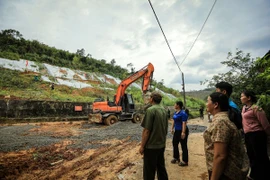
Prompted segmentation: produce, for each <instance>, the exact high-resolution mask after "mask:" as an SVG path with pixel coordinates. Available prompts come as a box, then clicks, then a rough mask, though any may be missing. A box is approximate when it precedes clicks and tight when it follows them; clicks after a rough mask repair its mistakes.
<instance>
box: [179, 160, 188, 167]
mask: <svg viewBox="0 0 270 180" xmlns="http://www.w3.org/2000/svg"><path fill="white" fill-rule="evenodd" d="M178 165H179V166H188V163H185V162H182V161H181V162H180V163H179V164H178Z"/></svg>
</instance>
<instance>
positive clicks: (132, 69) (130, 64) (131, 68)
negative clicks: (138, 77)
mask: <svg viewBox="0 0 270 180" xmlns="http://www.w3.org/2000/svg"><path fill="white" fill-rule="evenodd" d="M127 67H130V72H131V74H133V73H134V72H135V68H134V67H133V64H132V63H128V64H127Z"/></svg>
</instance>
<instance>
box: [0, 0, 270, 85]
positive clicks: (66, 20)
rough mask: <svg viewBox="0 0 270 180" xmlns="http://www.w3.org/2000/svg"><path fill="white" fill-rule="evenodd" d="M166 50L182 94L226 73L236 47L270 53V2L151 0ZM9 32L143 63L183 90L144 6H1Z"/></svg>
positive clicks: (38, 2) (25, 2)
mask: <svg viewBox="0 0 270 180" xmlns="http://www.w3.org/2000/svg"><path fill="white" fill-rule="evenodd" d="M151 2H152V5H153V7H154V9H155V11H156V14H157V16H158V18H159V20H160V23H161V25H162V28H163V30H164V32H165V34H166V36H167V39H168V41H169V43H170V46H171V49H172V51H173V53H174V55H175V57H176V60H177V61H178V63H179V65H180V64H181V66H180V68H181V70H182V71H183V72H184V75H185V83H186V90H199V89H204V88H205V86H201V85H200V81H203V80H205V79H211V77H212V76H213V75H215V74H217V73H221V72H227V70H226V69H225V67H224V65H222V64H221V63H220V62H221V61H224V60H226V57H227V53H228V52H229V51H231V52H233V53H234V52H235V51H236V48H238V49H240V50H243V51H244V52H245V53H251V56H252V57H254V58H255V57H262V56H263V55H264V54H266V52H267V51H268V50H269V49H270V25H269V24H270V20H269V17H270V10H269V9H270V1H269V0H218V1H217V3H216V5H215V7H214V9H213V11H212V14H211V15H210V17H209V19H208V21H207V23H206V25H205V27H204V29H203V31H202V33H201V35H200V36H199V39H198V40H197V41H196V43H195V45H194V47H193V49H192V50H191V52H190V54H189V56H188V57H187V58H186V60H185V61H184V62H183V59H184V57H185V56H186V54H187V53H188V51H189V49H190V47H191V45H192V43H193V42H194V40H195V38H196V37H197V35H198V33H199V31H200V29H201V27H202V25H203V23H204V21H205V19H206V17H207V15H208V13H209V11H210V9H211V7H212V5H213V3H214V0H152V1H151ZM4 29H15V30H17V31H19V32H20V33H21V34H22V35H23V37H24V38H25V39H29V40H38V41H39V42H42V43H44V44H47V45H49V46H54V47H56V48H57V49H63V50H67V51H70V52H76V51H77V49H81V48H84V49H85V51H86V54H88V53H89V54H91V55H92V57H93V58H95V59H105V60H106V61H107V62H108V63H109V62H110V61H111V60H112V59H115V61H116V64H117V65H120V66H121V67H123V68H127V64H129V63H132V64H133V65H134V68H135V70H139V69H141V68H142V67H144V66H145V65H147V64H148V63H149V62H151V63H152V64H153V65H154V67H155V72H154V79H156V80H157V81H161V80H162V79H163V80H164V83H165V85H166V86H168V87H172V88H174V89H178V90H181V82H182V80H181V73H180V71H179V69H178V68H177V66H176V63H175V61H174V59H173V57H172V55H171V52H170V51H169V49H168V46H167V44H166V42H165V40H164V37H163V35H162V32H161V30H160V29H159V26H158V24H157V22H156V19H155V17H154V14H153V11H152V9H151V7H150V5H149V2H148V0H0V30H4Z"/></svg>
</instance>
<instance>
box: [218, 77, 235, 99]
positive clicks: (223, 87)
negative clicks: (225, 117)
mask: <svg viewBox="0 0 270 180" xmlns="http://www.w3.org/2000/svg"><path fill="white" fill-rule="evenodd" d="M216 88H219V89H220V90H221V91H224V90H225V91H226V94H227V96H228V97H230V96H231V94H232V91H233V87H232V85H231V84H229V83H227V82H224V81H221V82H219V83H217V84H216Z"/></svg>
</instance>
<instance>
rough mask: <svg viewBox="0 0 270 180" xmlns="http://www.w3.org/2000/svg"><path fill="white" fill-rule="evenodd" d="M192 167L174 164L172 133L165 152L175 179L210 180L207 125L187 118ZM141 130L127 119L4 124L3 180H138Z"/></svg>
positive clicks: (0, 131) (0, 141) (0, 135)
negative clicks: (104, 122)
mask: <svg viewBox="0 0 270 180" xmlns="http://www.w3.org/2000/svg"><path fill="white" fill-rule="evenodd" d="M188 126H189V128H190V132H191V133H190V136H189V140H188V148H189V158H190V161H189V166H187V167H180V166H178V165H175V164H171V163H170V161H171V159H172V143H171V139H172V135H171V134H168V139H167V146H166V152H165V160H166V167H167V171H168V174H169V179H171V180H196V179H198V180H204V179H205V180H206V179H207V171H206V165H205V157H204V150H203V138H202V132H203V131H204V129H205V128H206V126H207V122H206V121H203V120H200V119H192V120H189V124H188ZM141 132H142V128H141V127H140V125H139V124H133V123H131V122H129V121H127V122H119V123H117V124H115V125H113V126H110V127H108V126H103V125H102V126H101V125H92V124H88V123H87V122H84V121H80V122H78V121H76V122H54V123H32V124H16V125H2V126H1V127H0V179H22V180H23V179H27V180H29V179H65V180H66V179H89V180H105V179H106V180H108V179H109V180H117V179H122V180H132V179H134V180H137V179H138V180H140V179H142V156H141V155H140V154H139V153H138V150H139V145H140V144H139V143H140V139H141Z"/></svg>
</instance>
